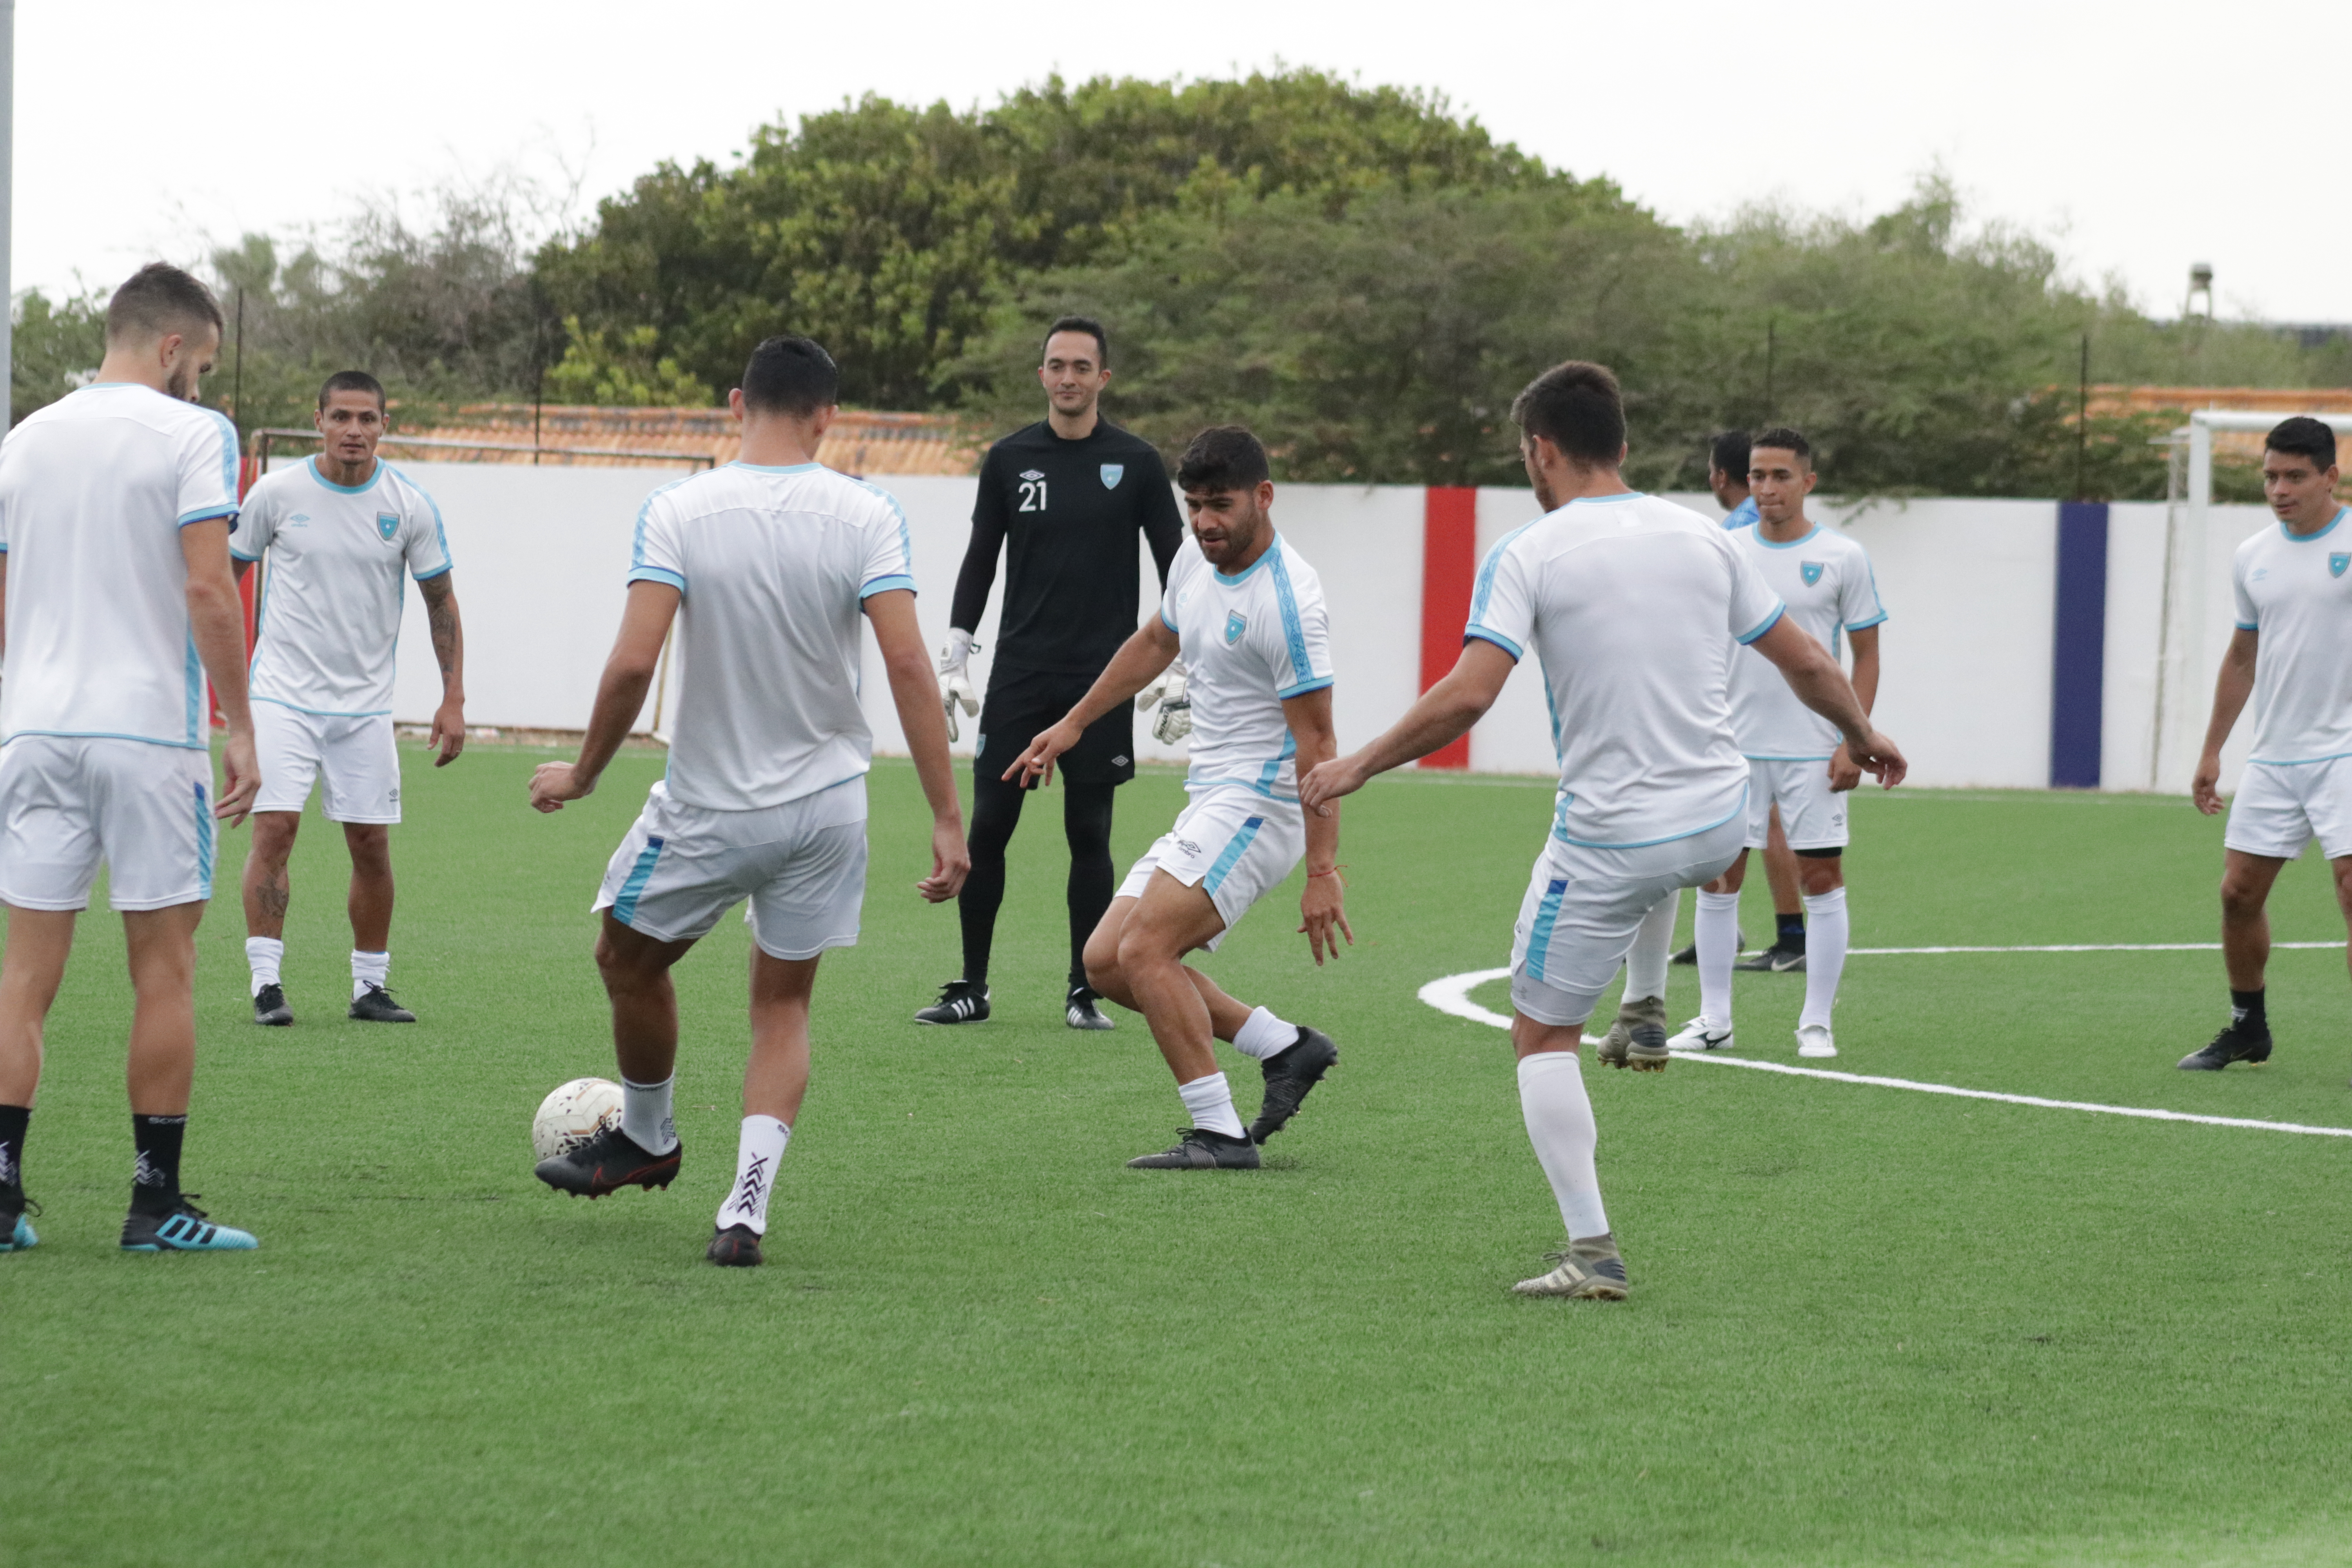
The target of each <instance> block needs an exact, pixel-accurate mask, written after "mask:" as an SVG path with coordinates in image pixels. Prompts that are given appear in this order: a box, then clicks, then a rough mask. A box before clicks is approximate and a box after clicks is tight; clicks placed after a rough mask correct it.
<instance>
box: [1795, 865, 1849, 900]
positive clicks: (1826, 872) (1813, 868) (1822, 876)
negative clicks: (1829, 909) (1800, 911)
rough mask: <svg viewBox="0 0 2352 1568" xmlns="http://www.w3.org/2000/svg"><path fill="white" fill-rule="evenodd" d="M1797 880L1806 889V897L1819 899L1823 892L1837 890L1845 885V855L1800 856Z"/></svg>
mask: <svg viewBox="0 0 2352 1568" xmlns="http://www.w3.org/2000/svg"><path fill="white" fill-rule="evenodd" d="M1797 881H1798V884H1799V885H1800V886H1801V887H1802V888H1803V889H1805V897H1807V898H1809V899H1818V898H1820V897H1821V896H1822V894H1823V893H1834V892H1836V891H1837V890H1838V889H1840V888H1843V887H1844V886H1845V857H1844V856H1843V855H1830V856H1818V857H1817V856H1804V855H1801V856H1799V857H1798V858H1797Z"/></svg>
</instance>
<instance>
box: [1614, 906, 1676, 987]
mask: <svg viewBox="0 0 2352 1568" xmlns="http://www.w3.org/2000/svg"><path fill="white" fill-rule="evenodd" d="M1682 903H1683V894H1682V889H1680V888H1677V889H1675V890H1674V891H1673V892H1671V893H1668V894H1667V895H1666V896H1665V897H1664V898H1663V899H1660V900H1658V901H1657V902H1656V903H1655V904H1653V905H1652V906H1651V907H1650V912H1649V913H1648V914H1646V915H1643V917H1642V923H1641V925H1640V926H1639V927H1638V928H1637V929H1636V930H1635V931H1634V932H1633V951H1632V952H1628V953H1627V954H1626V955H1625V994H1626V995H1627V996H1628V997H1630V998H1633V999H1634V1000H1639V999H1640V998H1642V997H1644V996H1664V994H1666V965H1667V963H1669V962H1671V961H1672V960H1673V958H1674V956H1675V916H1676V915H1677V914H1680V913H1681V912H1682Z"/></svg>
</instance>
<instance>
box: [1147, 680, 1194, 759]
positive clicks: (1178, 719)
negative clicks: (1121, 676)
mask: <svg viewBox="0 0 2352 1568" xmlns="http://www.w3.org/2000/svg"><path fill="white" fill-rule="evenodd" d="M1155 702H1157V703H1158V704H1160V717H1159V718H1158V719H1156V720H1154V721H1152V725H1151V733H1152V734H1153V736H1154V737H1155V738H1157V739H1158V740H1159V742H1160V744H1161V745H1163V746H1172V745H1174V744H1175V743H1176V742H1179V741H1181V740H1182V739H1183V738H1184V737H1185V736H1187V735H1189V734H1191V733H1192V698H1190V697H1189V696H1187V695H1185V690H1184V661H1183V660H1182V659H1181V658H1180V659H1177V660H1176V661H1174V662H1173V663H1171V664H1170V665H1169V667H1168V668H1167V669H1166V670H1165V671H1163V672H1162V673H1161V674H1160V679H1157V680H1155V681H1153V682H1152V683H1151V684H1150V686H1147V687H1145V688H1144V689H1142V690H1141V691H1140V692H1139V693H1137V694H1136V699H1135V706H1136V710H1137V711H1139V712H1140V711H1142V710H1146V709H1148V708H1150V706H1151V705H1152V704H1153V703H1155Z"/></svg>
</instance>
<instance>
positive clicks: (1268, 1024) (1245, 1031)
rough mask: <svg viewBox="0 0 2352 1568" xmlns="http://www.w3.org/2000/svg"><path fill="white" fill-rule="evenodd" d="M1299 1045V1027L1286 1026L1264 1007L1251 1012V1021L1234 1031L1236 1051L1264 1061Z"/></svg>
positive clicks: (1294, 1025)
mask: <svg viewBox="0 0 2352 1568" xmlns="http://www.w3.org/2000/svg"><path fill="white" fill-rule="evenodd" d="M1297 1043H1298V1026H1297V1025H1296V1024H1286V1023H1284V1022H1283V1021H1282V1020H1281V1019H1279V1018H1277V1017H1276V1016H1274V1015H1273V1014H1271V1013H1269V1012H1267V1011H1266V1010H1265V1008H1263V1007H1256V1008H1253V1009H1251V1011H1250V1016H1249V1021H1248V1022H1247V1023H1245V1024H1244V1025H1243V1026H1241V1027H1240V1028H1238V1029H1236V1030H1234V1049H1235V1050H1237V1051H1239V1052H1241V1054H1242V1055H1244V1056H1245V1057H1255V1058H1257V1059H1258V1060H1260V1061H1264V1060H1265V1058H1268V1057H1277V1056H1280V1055H1281V1054H1282V1053H1283V1052H1285V1051H1286V1050H1288V1049H1289V1048H1290V1047H1293V1046H1295V1045H1297Z"/></svg>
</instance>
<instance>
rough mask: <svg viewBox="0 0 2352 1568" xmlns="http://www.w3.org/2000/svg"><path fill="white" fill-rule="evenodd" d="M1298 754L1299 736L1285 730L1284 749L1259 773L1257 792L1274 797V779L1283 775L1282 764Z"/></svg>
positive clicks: (1270, 797) (1269, 797)
mask: <svg viewBox="0 0 2352 1568" xmlns="http://www.w3.org/2000/svg"><path fill="white" fill-rule="evenodd" d="M1297 754H1298V737H1297V736H1296V735H1293V734H1291V733H1290V732H1289V731H1284V732H1283V737H1282V750H1281V751H1280V752H1277V753H1276V755H1275V758H1274V760H1273V761H1272V762H1270V763H1266V764H1265V769H1264V770H1263V771H1262V772H1260V773H1259V774H1258V775H1257V786H1256V787H1257V793H1258V794H1260V795H1265V796H1266V797H1267V798H1268V799H1272V798H1273V797H1274V781H1275V780H1276V779H1278V778H1280V777H1281V776H1282V764H1283V763H1286V762H1288V761H1290V759H1291V758H1293V757H1295V756H1297Z"/></svg>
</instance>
